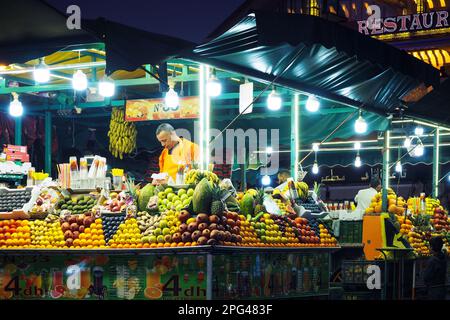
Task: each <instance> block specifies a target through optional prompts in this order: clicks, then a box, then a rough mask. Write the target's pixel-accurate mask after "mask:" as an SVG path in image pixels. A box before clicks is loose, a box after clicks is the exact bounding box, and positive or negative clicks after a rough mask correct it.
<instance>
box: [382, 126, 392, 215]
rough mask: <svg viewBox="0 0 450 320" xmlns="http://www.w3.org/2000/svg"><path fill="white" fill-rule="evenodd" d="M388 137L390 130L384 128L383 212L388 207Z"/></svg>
mask: <svg viewBox="0 0 450 320" xmlns="http://www.w3.org/2000/svg"><path fill="white" fill-rule="evenodd" d="M390 137H391V132H390V131H389V130H386V132H385V138H386V139H384V147H383V185H382V187H383V192H382V196H383V201H382V210H383V212H387V209H388V201H387V189H388V188H389V175H390V172H389V161H390V155H389V147H390Z"/></svg>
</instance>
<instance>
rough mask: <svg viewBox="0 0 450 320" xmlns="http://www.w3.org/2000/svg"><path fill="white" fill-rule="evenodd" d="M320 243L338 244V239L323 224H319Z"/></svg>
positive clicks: (327, 244) (326, 244)
mask: <svg viewBox="0 0 450 320" xmlns="http://www.w3.org/2000/svg"><path fill="white" fill-rule="evenodd" d="M319 232H320V243H321V244H323V245H325V246H336V245H337V240H336V238H335V237H334V236H333V235H332V234H331V232H330V231H329V230H328V229H327V227H325V225H323V224H319Z"/></svg>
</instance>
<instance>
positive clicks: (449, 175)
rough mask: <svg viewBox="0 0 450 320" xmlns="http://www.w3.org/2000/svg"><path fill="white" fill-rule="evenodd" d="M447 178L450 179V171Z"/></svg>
mask: <svg viewBox="0 0 450 320" xmlns="http://www.w3.org/2000/svg"><path fill="white" fill-rule="evenodd" d="M447 179H448V181H450V173H449V174H448V176H447Z"/></svg>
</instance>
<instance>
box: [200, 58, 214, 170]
mask: <svg viewBox="0 0 450 320" xmlns="http://www.w3.org/2000/svg"><path fill="white" fill-rule="evenodd" d="M208 78H209V66H207V65H205V64H201V65H200V72H199V98H200V119H199V120H200V132H199V135H200V139H199V140H200V159H201V160H200V169H202V170H207V169H208V164H209V139H210V137H209V112H210V102H211V101H210V99H209V96H208V93H207V92H206V84H207V82H208Z"/></svg>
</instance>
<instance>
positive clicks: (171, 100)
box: [165, 88, 180, 110]
mask: <svg viewBox="0 0 450 320" xmlns="http://www.w3.org/2000/svg"><path fill="white" fill-rule="evenodd" d="M165 101H166V106H167V107H168V108H169V109H172V110H176V109H177V108H178V103H179V101H180V99H179V98H178V93H176V92H175V90H173V89H172V88H170V89H169V91H167V92H166V98H165Z"/></svg>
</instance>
